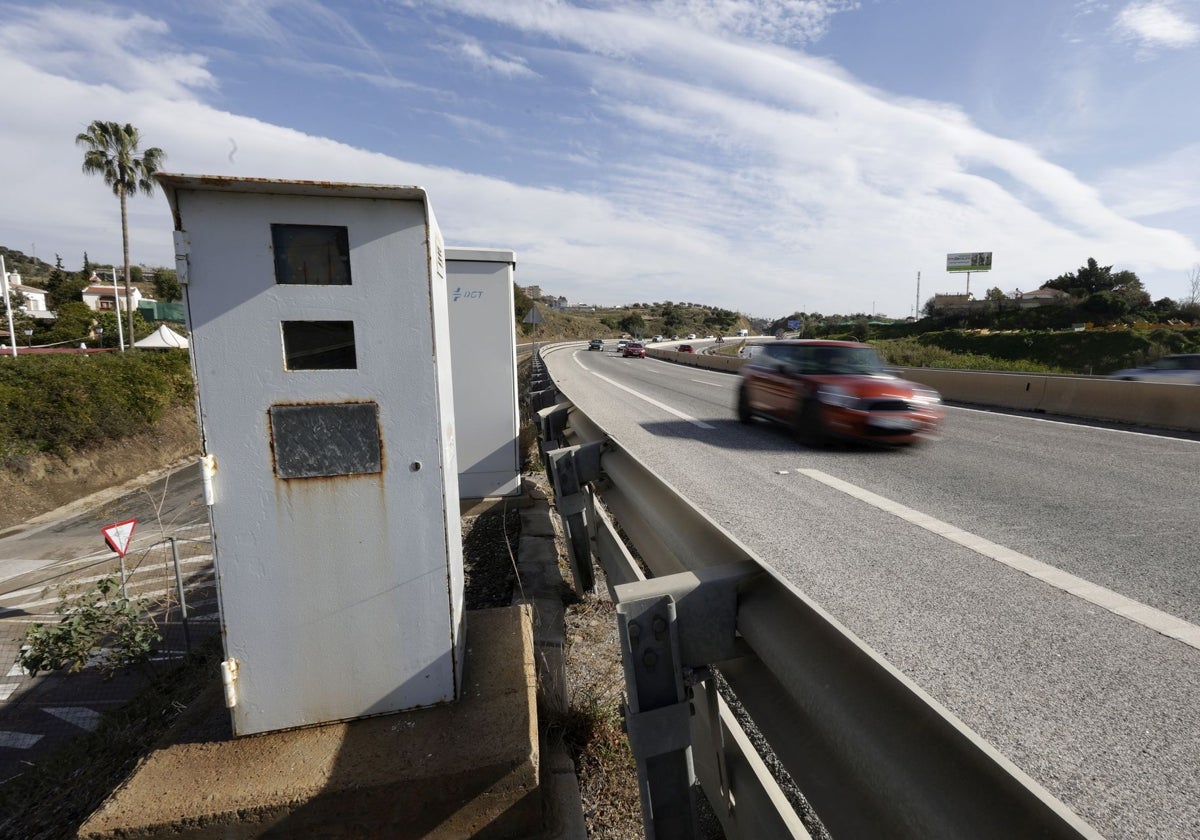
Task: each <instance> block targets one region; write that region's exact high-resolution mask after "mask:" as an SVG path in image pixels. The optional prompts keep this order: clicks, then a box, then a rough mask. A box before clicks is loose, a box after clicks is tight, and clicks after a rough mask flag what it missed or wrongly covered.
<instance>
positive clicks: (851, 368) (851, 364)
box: [768, 345, 886, 375]
mask: <svg viewBox="0 0 1200 840" xmlns="http://www.w3.org/2000/svg"><path fill="white" fill-rule="evenodd" d="M768 347H771V350H772V351H773V352H772V353H771V355H775V356H779V357H780V358H781V359H782V360H783V361H784V362H786V363H787V364H788V366H789V367H790V368H792V369H793V370H795V371H796V372H797V373H810V374H863V375H869V374H877V373H885V372H886V371H885V370H884V367H883V361H882V360H881V359H880V358H879V354H878V353H876V352H875V350H874V349H872V348H870V347H837V346H828V345H817V346H811V345H808V346H806V345H793V346H782V347H780V346H774V347H772V346H771V345H768Z"/></svg>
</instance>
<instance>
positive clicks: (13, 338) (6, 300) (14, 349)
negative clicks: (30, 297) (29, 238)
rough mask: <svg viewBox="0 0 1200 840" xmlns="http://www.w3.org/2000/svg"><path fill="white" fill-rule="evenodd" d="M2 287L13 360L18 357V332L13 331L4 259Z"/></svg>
mask: <svg viewBox="0 0 1200 840" xmlns="http://www.w3.org/2000/svg"><path fill="white" fill-rule="evenodd" d="M0 281H3V282H2V283H0V286H2V287H3V293H4V311H5V312H6V313H7V314H8V340H9V343H10V344H12V354H13V358H14V359H15V358H16V357H17V331H16V330H15V329H13V319H12V301H11V300H10V299H9V297H8V269H7V268H5V267H4V257H0Z"/></svg>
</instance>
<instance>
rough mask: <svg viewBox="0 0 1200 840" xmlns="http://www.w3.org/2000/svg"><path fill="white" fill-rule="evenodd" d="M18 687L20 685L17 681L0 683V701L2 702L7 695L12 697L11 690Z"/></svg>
mask: <svg viewBox="0 0 1200 840" xmlns="http://www.w3.org/2000/svg"><path fill="white" fill-rule="evenodd" d="M19 687H20V685H19V684H17V683H6V684H4V685H0V703H3V702H4V701H5V700H7V699H8V698H9V697H12V695H13V692H14V691H16V690H17V689H18V688H19Z"/></svg>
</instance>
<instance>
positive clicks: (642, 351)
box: [621, 341, 646, 359]
mask: <svg viewBox="0 0 1200 840" xmlns="http://www.w3.org/2000/svg"><path fill="white" fill-rule="evenodd" d="M621 356H623V357H624V358H629V357H630V356H638V357H640V358H643V359H644V358H646V348H645V347H644V346H643V345H642V344H640V343H638V342H636V341H631V342H629V343H628V344H626V345H625V346H624V347H623V348H622V349H621Z"/></svg>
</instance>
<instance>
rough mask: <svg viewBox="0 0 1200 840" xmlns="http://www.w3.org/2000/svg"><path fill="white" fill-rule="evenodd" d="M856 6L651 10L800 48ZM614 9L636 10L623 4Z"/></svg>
mask: <svg viewBox="0 0 1200 840" xmlns="http://www.w3.org/2000/svg"><path fill="white" fill-rule="evenodd" d="M859 5H860V4H859V3H858V2H856V0H758V2H752V0H658V2H655V3H653V4H651V8H652V9H653V11H654V13H655V14H656V15H658V16H660V17H662V18H664V19H667V20H674V21H679V22H686V23H687V24H689V25H690V26H691V27H694V28H695V29H697V30H700V31H703V32H709V33H711V34H714V35H720V34H734V35H739V36H742V37H744V38H749V39H753V40H757V41H766V42H768V43H774V44H790V45H803V44H808V43H811V42H813V41H817V40H819V39H820V38H821V37H822V36H823V35H824V34H825V33H826V32H827V31H828V29H829V24H830V22H831V20H832V18H833V16H834V15H835V14H838V13H840V12H845V11H849V10H852V9H857V8H858V7H859ZM613 8H616V9H620V8H625V9H633V8H636V7H635V6H633V5H632V4H629V3H627V2H626V3H614V4H613Z"/></svg>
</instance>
